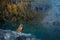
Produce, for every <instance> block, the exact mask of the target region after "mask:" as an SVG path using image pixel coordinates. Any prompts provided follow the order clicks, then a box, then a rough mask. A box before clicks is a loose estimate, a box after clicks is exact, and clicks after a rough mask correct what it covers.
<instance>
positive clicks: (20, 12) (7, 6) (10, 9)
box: [1, 0, 36, 23]
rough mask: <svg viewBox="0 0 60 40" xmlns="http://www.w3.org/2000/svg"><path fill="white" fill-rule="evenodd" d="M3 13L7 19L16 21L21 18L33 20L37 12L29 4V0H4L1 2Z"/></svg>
mask: <svg viewBox="0 0 60 40" xmlns="http://www.w3.org/2000/svg"><path fill="white" fill-rule="evenodd" d="M1 14H2V16H1V17H3V19H4V20H5V21H8V22H12V23H15V22H17V21H20V20H24V21H31V20H33V19H34V17H35V15H36V12H35V10H33V9H32V8H31V7H30V6H29V0H25V1H23V0H21V1H20V2H13V1H12V0H11V2H9V1H8V0H3V1H2V2H1Z"/></svg>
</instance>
